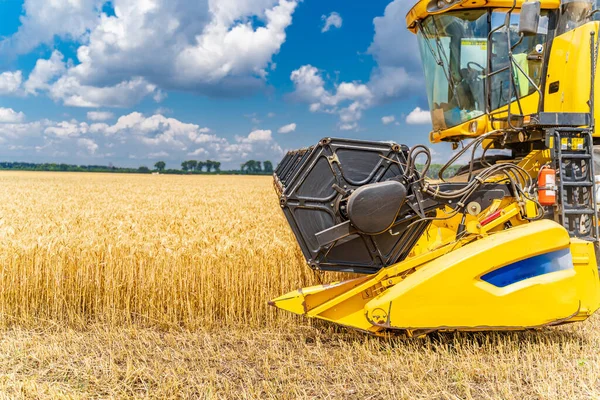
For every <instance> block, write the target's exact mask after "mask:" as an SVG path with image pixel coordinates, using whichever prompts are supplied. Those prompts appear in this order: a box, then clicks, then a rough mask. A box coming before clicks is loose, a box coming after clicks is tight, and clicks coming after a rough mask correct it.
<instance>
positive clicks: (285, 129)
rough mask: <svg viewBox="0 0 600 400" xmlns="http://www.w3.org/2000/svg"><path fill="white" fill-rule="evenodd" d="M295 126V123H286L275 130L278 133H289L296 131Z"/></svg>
mask: <svg viewBox="0 0 600 400" xmlns="http://www.w3.org/2000/svg"><path fill="white" fill-rule="evenodd" d="M296 127H297V125H296V124H295V123H291V124H287V125H284V126H282V127H281V128H279V129H278V130H277V132H279V133H291V132H294V131H296Z"/></svg>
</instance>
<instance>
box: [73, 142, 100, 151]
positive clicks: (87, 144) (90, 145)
mask: <svg viewBox="0 0 600 400" xmlns="http://www.w3.org/2000/svg"><path fill="white" fill-rule="evenodd" d="M77 145H78V146H79V147H84V148H85V149H86V150H87V151H88V153H89V154H95V153H96V150H98V144H96V142H94V141H93V140H92V139H77Z"/></svg>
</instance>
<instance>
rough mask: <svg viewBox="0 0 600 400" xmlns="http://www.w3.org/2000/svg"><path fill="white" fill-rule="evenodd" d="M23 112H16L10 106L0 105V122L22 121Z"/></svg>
mask: <svg viewBox="0 0 600 400" xmlns="http://www.w3.org/2000/svg"><path fill="white" fill-rule="evenodd" d="M24 119H25V114H23V113H22V112H17V111H15V110H13V109H12V108H2V107H0V123H17V122H23V120H24Z"/></svg>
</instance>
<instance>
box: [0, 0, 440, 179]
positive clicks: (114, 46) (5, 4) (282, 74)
mask: <svg viewBox="0 0 600 400" xmlns="http://www.w3.org/2000/svg"><path fill="white" fill-rule="evenodd" d="M408 3H409V2H408V1H406V0H395V1H393V2H390V1H383V0H374V1H370V2H363V1H352V2H349V1H342V0H327V1H316V0H304V1H295V0H112V1H104V0H53V1H47V0H25V1H23V2H21V1H15V0H0V18H1V21H0V22H1V23H0V160H4V161H30V162H68V163H77V164H108V163H113V164H115V165H119V166H139V165H147V166H151V165H153V164H154V163H155V162H156V161H158V160H164V161H166V162H167V165H168V166H171V167H178V166H179V164H180V163H181V161H183V160H187V159H198V160H204V159H212V160H219V161H221V162H222V163H223V167H224V168H232V167H237V166H239V164H240V162H243V161H245V160H248V159H257V160H271V161H273V162H274V163H277V162H278V161H279V159H280V158H281V157H282V154H283V152H285V151H286V150H289V149H294V148H298V147H305V146H309V145H312V144H314V143H316V142H317V141H318V140H319V139H320V138H322V137H325V136H329V137H350V138H358V139H369V140H393V141H395V142H399V143H406V144H408V145H414V144H418V143H426V142H427V136H428V133H429V130H430V121H429V113H428V111H427V101H426V99H425V97H424V87H423V77H422V68H421V65H420V62H419V57H418V47H417V43H416V38H415V37H414V36H413V35H412V34H410V33H408V32H407V31H406V30H405V24H404V15H405V14H406V12H407V10H408V7H409V6H410V4H408ZM434 154H436V158H438V161H441V158H443V157H444V155H445V154H447V147H446V146H443V147H441V150H437V151H436V152H435V153H434Z"/></svg>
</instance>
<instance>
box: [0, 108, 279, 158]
mask: <svg viewBox="0 0 600 400" xmlns="http://www.w3.org/2000/svg"><path fill="white" fill-rule="evenodd" d="M14 113H15V114H18V113H16V112H14ZM0 143H3V146H0V157H2V158H3V159H6V160H18V159H23V157H25V158H32V157H35V159H36V160H44V161H45V160H51V161H52V162H76V163H94V162H95V161H91V160H92V159H104V160H105V161H104V162H108V161H112V162H116V163H120V165H132V164H131V163H132V161H131V160H148V161H152V160H156V159H159V158H160V159H164V160H165V161H168V162H169V163H175V164H174V165H176V166H178V165H179V163H180V162H181V160H184V159H186V158H187V157H189V156H196V157H201V158H209V159H212V160H217V161H221V162H223V163H224V167H225V168H234V167H236V168H237V167H239V164H240V163H241V162H244V161H247V160H248V159H250V158H252V159H255V160H271V161H272V162H274V163H276V162H278V161H279V160H280V158H281V157H282V155H283V149H282V148H281V147H280V146H279V145H278V144H277V143H276V142H275V141H274V140H273V134H272V131H270V130H254V131H252V132H250V133H248V134H247V135H245V136H244V135H242V136H235V137H233V139H228V138H226V137H222V136H219V135H217V134H215V133H212V132H211V131H210V129H208V128H206V127H201V126H200V125H197V124H192V123H186V122H183V121H180V120H178V119H175V118H166V117H164V116H162V115H159V114H154V115H150V116H145V115H144V114H142V113H139V112H132V113H130V114H127V115H122V116H120V117H119V118H118V119H117V121H116V122H115V123H114V124H107V123H104V122H96V123H91V124H89V123H87V122H82V121H78V120H68V121H58V122H56V121H49V120H41V121H36V122H31V123H23V122H20V123H19V122H15V123H0ZM135 162H138V161H135Z"/></svg>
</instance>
